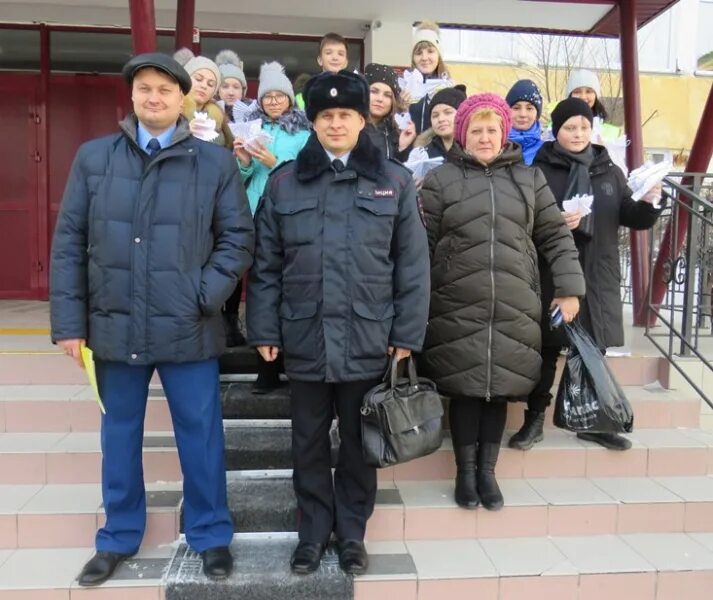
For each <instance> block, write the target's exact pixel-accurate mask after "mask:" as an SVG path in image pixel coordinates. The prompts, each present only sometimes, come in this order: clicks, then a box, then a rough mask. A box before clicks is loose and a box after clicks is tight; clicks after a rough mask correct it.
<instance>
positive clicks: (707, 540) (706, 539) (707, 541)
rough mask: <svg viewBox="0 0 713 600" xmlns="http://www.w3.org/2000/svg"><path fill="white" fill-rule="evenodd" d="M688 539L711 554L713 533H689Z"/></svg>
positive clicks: (712, 550)
mask: <svg viewBox="0 0 713 600" xmlns="http://www.w3.org/2000/svg"><path fill="white" fill-rule="evenodd" d="M688 537H689V538H691V539H693V540H695V541H696V542H698V543H699V544H701V545H702V546H705V547H706V548H708V550H710V551H711V552H713V533H689V534H688Z"/></svg>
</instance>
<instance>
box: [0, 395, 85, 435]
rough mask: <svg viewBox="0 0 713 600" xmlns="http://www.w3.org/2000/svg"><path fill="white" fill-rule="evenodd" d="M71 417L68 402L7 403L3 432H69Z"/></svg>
mask: <svg viewBox="0 0 713 600" xmlns="http://www.w3.org/2000/svg"><path fill="white" fill-rule="evenodd" d="M71 417H72V415H71V405H70V403H69V402H54V401H50V402H46V401H33V402H31V403H27V402H8V403H6V404H5V431H7V432H8V433H15V432H17V433H22V432H33V433H41V432H59V431H62V432H69V431H70V430H71Z"/></svg>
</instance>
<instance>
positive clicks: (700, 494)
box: [655, 477, 713, 502]
mask: <svg viewBox="0 0 713 600" xmlns="http://www.w3.org/2000/svg"><path fill="white" fill-rule="evenodd" d="M655 481H656V482H657V483H659V484H660V485H662V486H663V487H665V488H666V489H667V490H669V491H670V492H672V493H673V494H676V496H678V497H680V498H683V499H684V500H686V501H687V502H713V477H657V478H656V479H655Z"/></svg>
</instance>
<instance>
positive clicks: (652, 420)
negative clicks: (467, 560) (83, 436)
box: [0, 381, 701, 433]
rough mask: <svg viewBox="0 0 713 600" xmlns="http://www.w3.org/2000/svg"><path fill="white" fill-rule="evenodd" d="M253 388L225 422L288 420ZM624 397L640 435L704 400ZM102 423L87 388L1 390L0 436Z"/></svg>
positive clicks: (232, 390)
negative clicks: (630, 407) (237, 420)
mask: <svg viewBox="0 0 713 600" xmlns="http://www.w3.org/2000/svg"><path fill="white" fill-rule="evenodd" d="M251 388H252V382H251V381H233V382H225V383H222V384H221V394H222V402H223V416H224V417H225V418H226V419H289V418H290V414H291V413H290V398H289V387H288V386H287V385H283V386H282V387H280V388H278V389H277V390H275V391H273V392H270V393H269V394H263V395H256V394H253V393H252V390H251ZM555 392H556V388H554V389H553V393H555ZM624 392H625V393H626V395H627V397H628V398H629V400H630V402H631V404H632V406H633V408H634V414H635V423H634V424H635V427H636V428H637V429H649V428H657V429H664V428H667V427H698V426H699V422H700V411H701V408H700V400H699V399H698V398H696V397H693V396H691V395H690V394H688V393H686V392H680V391H677V390H665V389H663V388H661V387H660V386H658V385H650V386H626V387H624ZM524 409H525V405H524V403H520V402H517V403H511V404H510V405H509V406H508V428H509V429H517V428H519V427H520V425H521V424H522V421H523V411H524ZM552 412H553V408H552V407H550V409H549V410H548V415H547V419H546V421H545V423H546V427H548V428H552V427H553V424H552ZM100 421H101V418H100V413H99V410H98V407H97V403H96V401H95V399H94V396H93V392H92V391H91V389H90V388H89V386H87V385H55V386H50V385H28V386H14V385H12V386H10V385H7V386H2V385H0V433H3V432H6V433H33V432H38V433H39V432H48V433H49V432H90V431H98V430H99V427H100ZM445 425H446V426H447V425H448V423H447V419H446V423H445ZM146 429H147V430H149V431H172V430H173V425H172V423H171V416H170V414H169V411H168V405H167V403H166V399H165V393H164V391H163V389H162V388H161V387H160V386H155V387H152V388H151V389H150V390H149V401H148V403H147V407H146Z"/></svg>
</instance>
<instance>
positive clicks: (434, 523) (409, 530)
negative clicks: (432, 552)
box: [403, 504, 478, 540]
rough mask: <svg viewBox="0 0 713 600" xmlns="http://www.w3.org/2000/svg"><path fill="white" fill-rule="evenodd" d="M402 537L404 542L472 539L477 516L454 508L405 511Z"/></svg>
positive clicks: (475, 532)
mask: <svg viewBox="0 0 713 600" xmlns="http://www.w3.org/2000/svg"><path fill="white" fill-rule="evenodd" d="M404 519H405V526H404V530H403V537H404V539H406V540H439V539H440V540H442V539H457V538H466V539H473V538H475V537H476V534H477V531H478V529H477V514H476V511H473V510H464V509H461V508H458V507H456V506H455V504H454V505H453V506H452V507H449V508H440V507H439V508H416V507H414V508H409V507H406V509H405V515H404Z"/></svg>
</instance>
